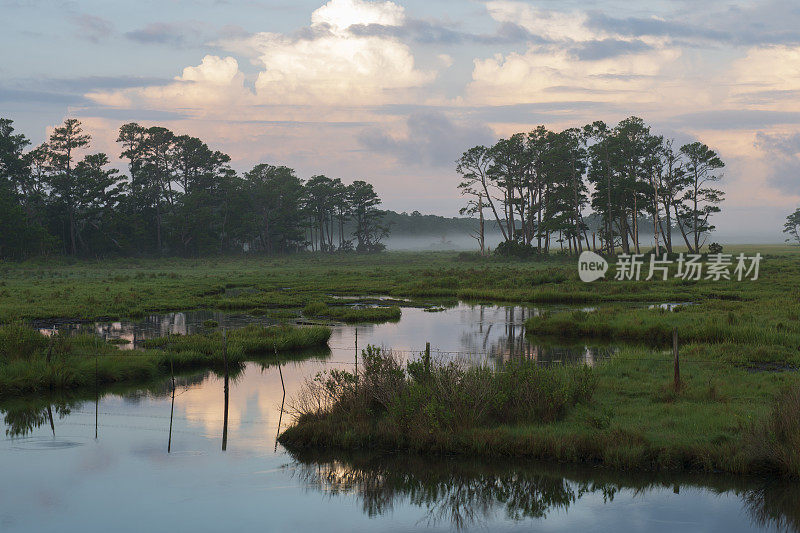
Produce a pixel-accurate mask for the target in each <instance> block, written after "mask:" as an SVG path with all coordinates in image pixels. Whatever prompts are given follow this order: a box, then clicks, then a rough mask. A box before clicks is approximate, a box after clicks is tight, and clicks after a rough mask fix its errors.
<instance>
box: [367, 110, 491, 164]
mask: <svg viewBox="0 0 800 533" xmlns="http://www.w3.org/2000/svg"><path fill="white" fill-rule="evenodd" d="M405 126H406V132H405V134H404V135H402V136H397V135H396V134H394V131H395V130H394V128H392V129H391V130H390V131H391V133H390V132H387V130H386V129H384V130H381V129H369V130H366V131H365V132H363V133H362V134H361V135H359V141H360V143H361V144H362V145H363V146H364V147H365V148H367V149H368V150H370V151H373V152H377V153H383V154H388V155H391V156H393V157H394V158H396V159H397V160H398V161H399V162H401V163H404V164H407V165H414V166H420V165H422V166H425V165H428V166H436V167H452V166H453V164H454V163H453V162H454V161H455V160H456V159H457V158H458V156H459V155H461V153H462V152H463V151H464V150H466V149H467V148H469V147H471V146H475V145H478V144H490V143H492V142H494V140H495V135H494V133H493V132H492V130H491V129H490V128H488V127H487V126H485V125H482V124H475V123H466V124H464V123H456V122H453V121H452V120H451V119H450V118H448V117H447V116H446V115H445V114H443V113H440V112H437V111H432V112H423V111H418V112H415V113H412V114H411V115H410V116H409V117H408V119H407V121H406V125H405Z"/></svg>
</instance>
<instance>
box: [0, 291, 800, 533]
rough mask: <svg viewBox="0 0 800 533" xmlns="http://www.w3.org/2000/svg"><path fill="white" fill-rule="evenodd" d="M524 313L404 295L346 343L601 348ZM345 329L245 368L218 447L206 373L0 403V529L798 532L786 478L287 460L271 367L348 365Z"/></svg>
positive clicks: (307, 369)
mask: <svg viewBox="0 0 800 533" xmlns="http://www.w3.org/2000/svg"><path fill="white" fill-rule="evenodd" d="M529 312H534V311H531V310H528V309H522V308H518V307H493V306H484V307H483V308H479V307H469V306H465V305H460V306H458V307H455V308H452V309H449V310H447V311H444V312H440V313H426V312H424V311H422V310H421V309H408V308H407V309H403V318H402V319H401V321H400V322H397V323H389V324H382V325H375V326H359V327H358V341H359V345H360V346H361V345H362V343H364V344H366V343H373V344H383V345H385V346H392V347H394V348H399V349H402V350H407V351H410V352H413V351H414V350H417V349H420V348H421V346H422V345H424V342H425V341H426V340H427V341H429V342H431V344H432V346H433V348H434V350H436V349H438V350H441V351H442V352H462V354H475V353H479V352H480V353H490V354H494V356H495V357H510V356H513V355H514V354H519V353H529V354H530V355H534V356H537V357H538V356H542V357H548V355H547V354H550V355H549V357H552V358H557V357H563V356H565V355H569V356H570V357H573V358H578V357H583V358H584V360H587V361H590V362H591V361H592V360H594V359H593V358H594V357H596V356H599V354H601V353H602V352H600V351H598V350H602V349H600V348H598V349H595V348H587V347H569V348H542V347H537V346H536V345H531V344H530V343H527V344H526V342H527V341H525V340H524V338H522V337H521V336H520V328H521V325H522V321H523V320H524V318H525V317H526V316H527V314H526V313H529ZM226 318H227V317H226ZM185 319H187V320H188V321H187V324H191V323H192V319H190V318H189V317H185ZM182 320H183V319H182ZM201 322H202V320H201ZM444 324H450V325H451V327H449V328H447V331H442V330H443V329H445V328H444V327H443V325H444ZM173 326H174V323H172V324H167V325H166V327H169V328H172V327H173ZM93 327H94V326H93ZM187 327H188V328H191V325H187ZM189 331H191V329H189ZM355 335H356V332H355V328H354V327H351V326H338V327H337V328H335V330H334V335H333V337H332V338H331V341H330V344H331V346H332V349H331V351H330V353H324V354H321V355H320V354H318V355H315V356H313V357H312V358H310V359H308V360H304V361H293V362H287V363H285V364H283V365H281V367H280V372H279V367H278V366H276V365H271V366H264V365H261V364H258V363H248V364H247V365H246V366H245V368H244V370H243V372H241V373H240V374H238V375H237V376H236V377H235V378H232V380H231V382H230V393H229V399H228V413H227V415H228V416H227V418H228V425H227V431H226V436H227V438H226V450H225V451H223V450H222V446H223V433H224V432H225V431H224V429H225V428H224V427H223V426H224V419H225V401H224V400H225V398H224V386H223V379H222V378H221V377H219V376H217V375H215V374H213V373H199V374H196V375H191V376H182V377H181V378H179V379H178V382H177V387H176V389H175V393H174V400H173V394H172V388H171V384H170V383H169V382H163V383H154V384H149V385H147V386H142V388H140V389H133V390H128V391H125V392H119V391H118V392H114V393H110V392H106V393H100V394H98V397H97V399H96V400H95V398H88V399H66V398H40V399H38V400H31V401H25V402H14V403H11V404H6V405H0V411H1V412H2V417H3V424H2V426H3V427H2V431H3V433H2V435H0V437H2V440H1V441H0V531H4V532H5V531H26V532H27V531H42V532H47V531H54V532H55V531H58V532H63V531H112V530H113V531H136V532H138V531H143V530H149V531H161V530H172V531H219V530H223V531H253V530H258V531H311V530H317V531H408V530H411V529H421V528H428V529H431V530H437V531H451V530H458V529H460V530H467V531H471V530H481V531H529V530H541V531H589V530H591V531H644V530H646V531H676V530H682V531H724V532H726V533H729V532H733V531H777V530H781V529H784V530H791V531H798V530H800V528H799V527H798V526H800V487H798V485H797V484H780V483H775V482H768V481H766V480H760V479H736V478H728V477H723V476H655V475H631V474H620V473H614V472H609V471H606V470H603V469H591V468H574V467H567V466H563V465H561V466H559V465H543V464H537V463H528V462H524V461H511V462H485V461H469V460H463V459H460V460H459V459H452V458H451V459H435V460H434V459H422V458H418V457H417V458H413V457H386V456H380V455H375V454H369V453H361V454H334V453H330V452H327V453H326V452H325V451H318V452H316V453H308V454H302V455H300V456H292V455H291V454H289V453H288V452H287V451H285V450H284V449H283V448H282V447H281V446H280V445H276V443H275V437H276V435H277V434H278V432H279V428H280V427H285V426H286V424H287V423H288V422H289V420H288V416H287V415H286V414H285V413H283V411H282V409H281V407H282V399H283V388H282V385H281V376H282V377H283V383H284V384H285V387H286V398H287V401H288V400H289V399H290V398H291V397H292V396H293V395H294V394H295V393H296V391H297V390H298V388H299V386H300V385H301V383H302V381H303V380H304V379H305V378H306V377H309V376H313V375H314V374H315V373H316V372H319V371H322V370H325V369H327V368H332V367H340V368H344V367H346V366H349V365H350V361H351V360H352V357H353V355H354V344H355ZM520 350H521V352H520ZM537 350H538V351H537ZM547 350H550V351H547ZM467 356H471V355H467ZM51 420H52V424H51Z"/></svg>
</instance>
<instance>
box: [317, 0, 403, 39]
mask: <svg viewBox="0 0 800 533" xmlns="http://www.w3.org/2000/svg"><path fill="white" fill-rule="evenodd" d="M405 18H406V16H405V10H404V9H403V8H402V7H400V6H398V5H397V4H395V3H394V2H366V1H364V0H331V1H330V2H328V3H327V4H325V5H324V6H322V7H320V8H319V9H317V10H316V11H314V12H313V13H312V14H311V24H312V26H314V25H321V24H327V25H329V26H330V27H331V29H333V30H334V31H336V32H339V33H341V32H344V31H345V30H347V28H349V27H350V26H353V25H354V24H380V25H382V26H400V25H401V24H403V22H405Z"/></svg>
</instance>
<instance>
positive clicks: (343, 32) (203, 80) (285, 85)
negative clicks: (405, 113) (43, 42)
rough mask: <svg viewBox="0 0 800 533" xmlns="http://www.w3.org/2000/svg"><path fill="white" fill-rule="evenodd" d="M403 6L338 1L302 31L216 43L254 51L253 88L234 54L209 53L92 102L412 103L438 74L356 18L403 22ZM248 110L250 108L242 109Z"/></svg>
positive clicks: (200, 108)
mask: <svg viewBox="0 0 800 533" xmlns="http://www.w3.org/2000/svg"><path fill="white" fill-rule="evenodd" d="M404 20H405V14H404V10H403V8H402V7H400V6H399V5H397V4H395V3H393V2H369V1H367V0H331V1H330V2H328V3H327V4H325V5H323V6H322V7H320V8H319V9H317V10H316V11H314V12H313V13H312V14H311V25H310V26H309V27H307V28H305V31H301V32H299V33H298V34H296V35H289V34H281V33H270V32H262V33H257V34H254V35H252V36H246V37H244V38H234V39H229V40H222V41H220V42H218V43H216V44H217V46H219V47H221V48H223V49H227V50H229V51H231V52H239V53H244V54H247V55H250V56H251V59H252V61H253V62H254V63H255V64H257V65H258V66H259V67H260V69H261V70H260V72H259V73H258V74H257V76H256V78H255V80H254V82H253V85H252V88H247V87H246V86H245V83H244V82H245V76H244V74H242V73H241V72H240V71H239V65H238V63H237V61H236V60H235V59H234V58H233V57H225V58H220V57H217V56H206V57H205V58H204V59H203V62H202V63H201V64H200V65H199V66H196V67H194V66H192V67H186V68H185V69H184V71H183V74H182V75H181V76H179V77H177V78H176V80H175V83H173V84H171V85H167V86H164V87H148V88H136V89H128V90H123V91H111V92H98V93H93V94H90V95H88V96H89V97H90V98H91V99H92V100H94V101H96V102H98V103H102V104H105V105H110V106H118V107H121V106H129V105H131V104H132V103H135V102H139V103H141V104H142V105H146V106H148V107H150V108H155V109H164V108H170V109H174V108H181V109H192V110H197V112H199V113H201V114H204V115H207V114H214V113H216V114H219V115H222V116H230V115H231V113H233V114H234V115H235V114H237V111H232V110H231V109H229V108H221V107H219V106H220V104H223V103H228V104H230V105H231V106H234V107H237V108H243V107H245V106H253V105H255V104H269V105H307V106H332V105H354V106H362V105H374V104H381V103H387V102H391V103H397V102H398V101H403V100H404V99H405V100H406V101H412V100H413V98H412V96H410V95H405V92H406V91H408V90H411V89H414V88H417V87H420V86H422V85H425V84H427V83H429V82H431V81H432V80H433V79H434V78H435V77H436V73H435V72H424V71H421V70H419V69H417V68H416V66H415V62H414V56H413V54H412V52H411V49H410V48H409V47H408V46H407V45H406V44H404V43H402V42H401V41H400V40H398V39H396V38H393V37H388V36H359V35H354V34H352V33H350V32H348V31H347V28H348V27H349V26H351V25H353V24H381V25H384V26H391V25H400V24H403V22H404ZM243 114H247V113H243Z"/></svg>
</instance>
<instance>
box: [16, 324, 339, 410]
mask: <svg viewBox="0 0 800 533" xmlns="http://www.w3.org/2000/svg"><path fill="white" fill-rule="evenodd" d="M330 334H331V332H330V329H328V328H325V327H319V326H315V327H303V328H297V327H290V326H273V327H267V328H261V327H256V326H250V327H247V328H243V329H240V330H235V331H231V332H229V334H228V336H227V343H226V344H227V350H226V354H227V361H228V365H229V368H230V367H234V366H236V365H239V364H241V363H243V362H245V361H248V360H256V359H263V358H274V357H275V356H276V352H284V353H286V352H289V353H298V352H301V351H302V350H304V349H312V348H324V349H325V350H327V342H328V338H329V337H330ZM146 344H147V345H146V347H145V349H144V350H130V351H120V350H119V349H118V348H117V346H115V345H113V344H110V343H106V342H103V341H102V340H100V339H98V338H97V337H95V336H93V335H77V336H56V337H54V338H52V339H49V338H47V337H45V336H44V335H42V334H40V333H39V332H38V331H35V330H33V329H31V328H29V327H27V326H25V325H22V324H9V325H4V326H0V398H5V397H13V396H20V395H25V394H39V393H42V392H45V391H70V390H79V389H82V388H87V387H95V386H97V385H108V384H113V383H126V382H136V381H147V380H151V379H153V378H156V377H159V376H168V375H170V373H171V372H173V371H174V372H183V371H187V370H190V369H208V368H216V369H220V368H222V367H223V364H224V360H223V339H222V334H221V333H220V332H210V333H206V334H196V335H187V336H178V335H173V336H169V337H163V338H160V339H154V340H151V341H148V342H147V343H146Z"/></svg>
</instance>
